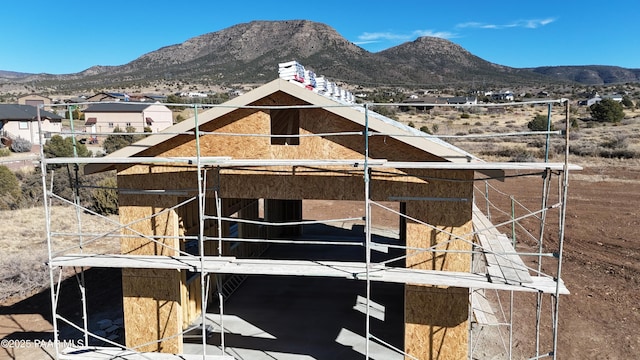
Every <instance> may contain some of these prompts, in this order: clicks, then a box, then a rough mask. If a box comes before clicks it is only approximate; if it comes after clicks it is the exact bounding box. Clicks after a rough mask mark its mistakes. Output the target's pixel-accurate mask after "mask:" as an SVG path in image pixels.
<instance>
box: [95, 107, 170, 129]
mask: <svg viewBox="0 0 640 360" xmlns="http://www.w3.org/2000/svg"><path fill="white" fill-rule="evenodd" d="M84 118H85V131H86V132H87V133H106V132H113V130H114V129H115V128H116V127H119V128H120V129H121V130H122V131H125V129H126V128H127V127H133V128H135V129H136V130H135V131H136V132H142V131H144V129H145V128H146V127H149V128H151V132H158V131H161V130H164V129H166V128H168V127H169V126H171V125H173V115H172V112H171V109H169V108H168V107H166V106H164V105H161V104H159V103H154V104H137V103H128V102H117V103H98V104H93V105H89V106H88V107H87V108H86V109H85V111H84Z"/></svg>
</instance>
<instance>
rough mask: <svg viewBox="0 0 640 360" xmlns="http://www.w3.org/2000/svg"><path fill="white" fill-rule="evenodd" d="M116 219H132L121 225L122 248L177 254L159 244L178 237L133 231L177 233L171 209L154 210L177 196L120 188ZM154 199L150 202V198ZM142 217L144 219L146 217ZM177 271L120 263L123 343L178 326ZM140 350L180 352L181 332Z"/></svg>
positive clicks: (158, 335) (160, 335)
mask: <svg viewBox="0 0 640 360" xmlns="http://www.w3.org/2000/svg"><path fill="white" fill-rule="evenodd" d="M128 180H129V179H124V178H119V179H118V184H119V186H124V187H126V186H127V185H129V186H131V185H137V184H135V183H134V184H127V181H128ZM119 199H120V201H121V202H120V204H119V213H120V223H122V224H130V225H129V228H130V229H131V230H129V229H124V230H123V232H122V233H123V237H122V240H121V244H120V246H121V250H122V253H123V254H136V255H166V256H172V255H176V254H177V253H176V251H175V250H171V249H169V248H167V247H165V246H162V245H161V244H165V245H168V246H170V247H172V248H174V249H177V248H179V243H178V240H177V237H176V238H171V239H157V241H158V242H159V243H160V244H158V243H155V242H152V241H150V240H149V239H146V238H142V237H139V236H138V235H136V232H138V233H141V234H144V235H147V236H151V237H153V236H154V235H160V236H164V235H168V236H177V235H179V229H178V219H177V215H176V213H175V212H174V211H167V212H165V213H162V214H160V215H157V216H152V215H154V214H158V213H159V212H161V211H162V210H163V209H165V208H167V207H170V206H172V205H173V204H174V203H175V202H176V200H177V199H176V198H175V197H169V196H145V195H129V194H120V197H119ZM149 203H151V204H153V205H151V204H149ZM145 218H146V219H145ZM140 219H145V220H142V221H140ZM180 280H181V274H180V271H178V270H158V269H123V272H122V292H123V310H124V325H125V337H126V343H127V346H131V347H134V346H138V345H141V344H145V343H149V342H153V341H155V340H158V339H161V338H165V337H169V336H173V335H175V334H178V333H180V331H181V330H182V309H181V300H182V299H181V291H180V288H181V286H180V283H181V281H180ZM139 350H140V351H159V352H168V353H181V352H182V337H181V336H177V337H173V338H171V339H168V340H165V341H162V342H160V343H157V344H155V343H154V344H151V345H147V346H145V347H143V348H140V349H139Z"/></svg>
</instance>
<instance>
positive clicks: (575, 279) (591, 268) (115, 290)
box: [0, 160, 640, 359]
mask: <svg viewBox="0 0 640 360" xmlns="http://www.w3.org/2000/svg"><path fill="white" fill-rule="evenodd" d="M597 162H598V163H599V164H598V166H589V165H588V164H589V162H588V161H584V160H583V161H582V163H581V165H583V166H585V169H584V170H583V171H581V172H573V173H572V174H571V181H570V187H569V202H568V212H567V221H566V241H565V246H564V260H565V261H564V263H563V269H562V278H563V279H564V281H565V283H566V285H567V287H568V288H569V290H570V291H571V295H569V296H563V297H561V299H560V303H559V305H560V315H559V324H560V333H559V337H558V341H559V348H558V357H559V358H560V359H634V358H637V355H638V353H640V333H639V332H638V331H637V329H638V327H639V326H640V292H639V291H638V289H639V288H640V237H639V236H638V233H637V232H638V229H639V228H640V217H639V211H640V210H638V204H640V164H638V163H637V161H611V162H609V163H604V162H603V161H602V160H598V161H597ZM522 181H525V182H524V183H523V182H522ZM527 181H529V182H530V185H531V186H528V185H527ZM539 182H540V179H539V178H528V179H526V180H518V181H517V182H516V181H506V182H504V183H496V184H495V186H496V187H498V188H499V189H500V190H501V191H504V192H506V193H511V192H513V193H514V194H518V198H519V199H521V200H522V201H523V202H524V203H530V204H532V205H535V204H539V201H540V200H539V199H540V193H539V186H537V184H539ZM534 185H536V186H534ZM352 206H353V204H349V203H340V202H332V203H330V204H326V206H322V205H321V204H315V206H314V207H313V208H309V209H306V210H305V212H306V211H307V210H308V211H311V212H312V213H315V214H316V215H317V216H318V218H333V217H335V216H336V214H339V213H341V212H349V211H354V209H353V207H352ZM357 211H358V212H359V210H357ZM329 213H330V214H329ZM305 214H306V213H305ZM384 221H389V225H390V226H395V222H396V221H397V219H395V218H394V217H389V218H388V219H386V220H384ZM550 221H551V222H553V221H554V220H553V219H551V220H550ZM554 241H557V236H555V237H554V236H552V237H551V239H550V241H549V243H548V245H549V247H550V248H551V249H550V250H552V251H553V246H554V244H555V242H554ZM525 246H526V244H525ZM87 276H89V277H92V279H93V280H91V281H93V283H94V284H95V283H99V284H100V291H98V292H95V291H94V292H93V293H94V294H95V295H94V297H92V298H91V299H90V301H89V302H90V304H91V306H92V307H94V309H95V310H97V311H98V313H100V314H109V311H110V309H113V308H114V307H116V308H117V307H118V302H119V298H120V291H121V290H120V287H119V275H118V274H117V273H115V272H114V271H105V270H92V271H90V272H88V274H87ZM70 288H71V287H70ZM66 294H68V295H69V296H70V297H71V298H74V297H75V298H77V291H74V290H69V291H68V292H66ZM74 301H75V300H74ZM60 303H61V304H63V305H64V306H63V311H65V312H68V315H69V316H72V315H75V316H79V315H80V313H79V311H78V309H77V307H68V306H67V305H68V304H67V303H66V300H65V299H62V300H61V301H60ZM49 304H50V298H49V293H48V290H46V291H44V292H42V293H40V294H36V295H34V296H32V297H30V298H27V299H13V300H11V301H8V302H5V303H4V304H2V305H1V306H0V338H6V339H51V331H52V325H51V314H50V310H49ZM515 304H516V311H515V315H514V316H515V322H516V324H517V326H516V330H515V332H514V336H515V338H514V354H515V356H514V357H515V358H520V356H522V355H524V354H526V355H527V356H531V354H532V351H533V343H534V332H533V320H532V319H534V318H535V317H534V315H535V307H534V306H532V305H533V303H532V297H531V296H527V297H516V299H515ZM549 305H550V304H548V303H547V304H546V306H545V307H543V311H544V312H545V314H546V315H545V316H547V317H548V313H549V310H548V309H549ZM68 336H70V337H71V338H73V335H68ZM549 341H550V339H549V338H548V337H547V336H546V335H545V337H544V338H543V339H542V342H543V344H548V343H549ZM548 349H549V348H548V347H543V350H544V351H547V350H548ZM52 350H53V349H52V348H50V347H49V348H38V349H33V348H31V349H25V348H19V349H15V348H14V349H8V348H2V349H0V359H46V358H51V356H50V355H47V354H51V353H52ZM496 358H502V357H496Z"/></svg>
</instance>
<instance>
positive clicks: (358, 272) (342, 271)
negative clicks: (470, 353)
mask: <svg viewBox="0 0 640 360" xmlns="http://www.w3.org/2000/svg"><path fill="white" fill-rule="evenodd" d="M110 256H113V257H114V258H115V259H118V261H109V257H110ZM157 258H158V260H160V262H159V263H160V264H161V265H160V266H162V267H163V268H165V267H166V266H167V264H168V263H171V262H173V263H174V264H175V266H176V267H177V268H183V267H184V266H185V265H187V266H188V267H189V268H190V269H193V271H197V272H199V271H200V270H201V263H200V259H199V258H198V257H192V256H174V257H168V256H167V257H162V256H157ZM96 259H100V261H96ZM51 264H52V265H56V266H58V265H59V264H64V265H65V266H96V267H116V268H120V267H127V268H139V267H143V268H150V267H152V266H153V261H150V259H149V258H148V257H146V256H145V257H142V258H139V257H137V256H131V255H130V256H122V255H100V256H97V255H87V254H79V255H65V256H60V257H56V258H54V259H53V260H52V262H51ZM87 264H93V265H87ZM204 272H207V273H221V274H243V275H274V276H319V277H337V278H345V279H352V280H366V279H367V267H366V263H363V262H340V261H307V260H270V259H234V258H230V257H217V256H207V257H205V258H204ZM369 279H370V280H371V281H379V282H393V283H401V284H415V285H435V286H450V287H463V288H474V289H476V288H477V289H496V290H513V291H527V292H536V291H541V292H544V293H555V291H556V283H555V281H554V280H553V279H552V278H549V277H541V276H535V277H532V281H531V282H530V283H521V284H514V283H509V282H507V281H505V280H504V279H500V278H496V279H492V282H489V281H487V276H486V275H485V274H475V273H469V272H461V271H441V270H420V269H411V268H395V267H386V266H384V265H377V264H371V266H370V267H369ZM559 285H560V288H559V292H560V294H563V295H565V294H569V290H568V289H567V288H566V287H565V286H564V283H563V282H562V280H560V284H559Z"/></svg>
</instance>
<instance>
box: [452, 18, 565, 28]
mask: <svg viewBox="0 0 640 360" xmlns="http://www.w3.org/2000/svg"><path fill="white" fill-rule="evenodd" d="M554 21H556V19H555V18H546V19H529V20H518V21H514V22H511V23H507V24H486V23H481V22H466V23H461V24H458V25H456V28H458V29H464V28H473V29H495V30H500V29H510V28H526V29H536V28H539V27H541V26H545V25H549V24H551V23H552V22H554Z"/></svg>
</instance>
